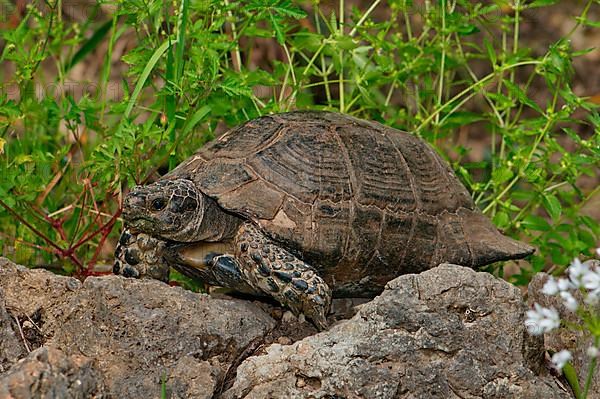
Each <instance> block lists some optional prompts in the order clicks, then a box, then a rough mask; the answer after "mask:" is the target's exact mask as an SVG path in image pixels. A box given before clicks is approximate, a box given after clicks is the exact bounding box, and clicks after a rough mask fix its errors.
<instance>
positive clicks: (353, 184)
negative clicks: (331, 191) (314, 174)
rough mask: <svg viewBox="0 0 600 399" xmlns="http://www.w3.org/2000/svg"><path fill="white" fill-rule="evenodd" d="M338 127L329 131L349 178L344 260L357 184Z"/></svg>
mask: <svg viewBox="0 0 600 399" xmlns="http://www.w3.org/2000/svg"><path fill="white" fill-rule="evenodd" d="M338 127H339V125H337V124H334V125H333V126H332V127H331V128H330V129H331V133H332V134H333V137H334V138H335V141H336V142H337V143H338V146H339V147H340V151H341V152H342V158H343V160H344V164H345V165H346V170H347V171H348V177H349V178H350V196H349V198H350V201H349V203H350V209H349V212H348V222H347V225H348V227H347V229H346V237H345V239H344V250H343V253H342V258H345V257H346V254H347V253H349V252H350V251H349V248H350V246H351V245H352V240H351V238H350V235H351V234H352V232H353V231H354V228H353V226H352V222H353V221H354V217H355V215H356V210H355V201H356V198H355V190H356V187H357V182H356V173H355V172H354V168H353V167H352V162H351V161H350V156H349V155H348V149H347V148H346V145H345V144H344V141H343V140H342V139H341V138H340V135H339V134H338V132H337V128H338Z"/></svg>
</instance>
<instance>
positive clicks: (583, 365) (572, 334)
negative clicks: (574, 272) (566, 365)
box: [528, 260, 600, 399]
mask: <svg viewBox="0 0 600 399" xmlns="http://www.w3.org/2000/svg"><path fill="white" fill-rule="evenodd" d="M588 262H590V264H591V265H593V264H595V265H596V267H600V261H598V260H591V261H588ZM547 279H548V274H546V273H538V274H536V275H535V277H534V278H533V279H532V280H531V282H530V283H529V288H528V293H529V296H528V302H529V304H530V305H531V306H533V304H534V303H538V304H540V305H541V306H544V307H547V308H550V307H553V308H555V309H556V310H557V311H558V313H559V315H560V318H561V319H562V320H565V321H567V322H568V323H571V324H575V325H579V324H581V319H580V318H579V317H578V316H577V315H575V314H573V312H571V311H569V310H568V309H567V308H566V307H565V306H564V305H563V301H562V300H561V299H560V297H558V296H548V295H545V294H543V293H542V292H541V290H542V287H543V286H544V284H545V283H546V280H547ZM572 293H573V295H574V296H575V299H577V301H578V302H579V303H582V301H583V297H582V295H581V293H580V292H577V291H572ZM598 311H599V312H600V307H599V308H598ZM593 343H594V341H593V338H592V337H591V336H590V334H584V333H583V331H574V330H572V329H570V328H565V327H560V328H558V329H556V330H553V331H551V332H549V333H546V334H544V346H545V348H546V349H548V350H551V351H552V352H558V351H560V350H562V349H567V350H569V351H570V352H571V353H572V355H573V360H572V361H571V364H572V365H573V367H574V368H575V371H576V372H577V376H578V377H579V386H581V387H583V386H584V385H585V379H586V377H587V375H588V370H589V367H590V362H591V359H590V357H589V356H587V354H586V350H587V348H589V347H590V346H592V345H593ZM588 399H600V369H599V368H598V367H596V371H595V373H594V376H593V379H592V385H591V387H590V390H589V393H588Z"/></svg>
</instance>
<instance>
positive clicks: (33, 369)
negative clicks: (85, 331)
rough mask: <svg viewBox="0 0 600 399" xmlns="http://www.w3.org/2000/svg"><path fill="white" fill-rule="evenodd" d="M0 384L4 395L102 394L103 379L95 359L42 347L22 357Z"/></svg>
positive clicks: (0, 394)
mask: <svg viewBox="0 0 600 399" xmlns="http://www.w3.org/2000/svg"><path fill="white" fill-rule="evenodd" d="M1 381H2V382H1V383H0V398H11V397H12V398H19V399H25V398H47V399H54V398H91V397H102V392H103V391H104V388H103V387H102V386H101V385H100V384H101V383H102V379H101V378H100V375H98V372H97V371H96V370H94V368H93V362H92V360H91V359H89V358H86V357H84V356H66V355H65V354H64V353H63V352H61V351H60V350H58V349H53V348H46V347H41V348H38V349H36V350H34V351H33V352H31V353H30V354H29V355H28V356H27V357H26V358H24V359H22V360H20V361H19V362H18V363H17V364H16V365H15V366H14V367H13V368H12V369H11V370H10V371H9V372H8V373H6V375H4V376H3V378H2V380H1Z"/></svg>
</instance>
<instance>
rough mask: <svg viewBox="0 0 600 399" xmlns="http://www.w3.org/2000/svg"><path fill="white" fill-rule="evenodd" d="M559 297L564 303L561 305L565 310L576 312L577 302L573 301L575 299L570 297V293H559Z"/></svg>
mask: <svg viewBox="0 0 600 399" xmlns="http://www.w3.org/2000/svg"><path fill="white" fill-rule="evenodd" d="M560 297H561V298H562V300H563V301H564V302H563V303H564V305H565V307H566V308H567V309H569V310H570V311H571V312H574V311H576V310H577V308H578V307H579V304H578V303H577V300H576V299H575V297H574V296H573V295H571V293H570V292H569V291H562V292H561V293H560Z"/></svg>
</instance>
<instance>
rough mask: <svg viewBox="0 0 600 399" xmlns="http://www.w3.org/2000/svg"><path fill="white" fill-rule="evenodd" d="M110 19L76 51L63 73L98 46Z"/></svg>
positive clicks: (108, 28)
mask: <svg viewBox="0 0 600 399" xmlns="http://www.w3.org/2000/svg"><path fill="white" fill-rule="evenodd" d="M112 22H113V21H112V19H111V20H108V21H106V22H105V23H103V24H102V25H101V26H100V27H99V28H98V29H97V30H96V31H95V32H94V34H93V35H92V37H90V38H89V39H88V40H87V41H86V42H85V43H83V45H82V46H81V47H80V48H79V50H77V52H76V53H75V55H73V58H71V60H70V61H69V62H68V63H67V65H65V73H66V72H68V71H69V70H70V69H71V68H73V67H74V66H75V65H76V64H77V63H78V62H79V61H81V60H83V59H84V58H85V56H86V55H88V54H89V53H90V52H92V51H93V50H94V49H95V48H96V47H97V46H98V44H99V43H100V42H101V41H102V39H104V36H106V34H107V33H108V31H109V30H110V28H111V26H112Z"/></svg>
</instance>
